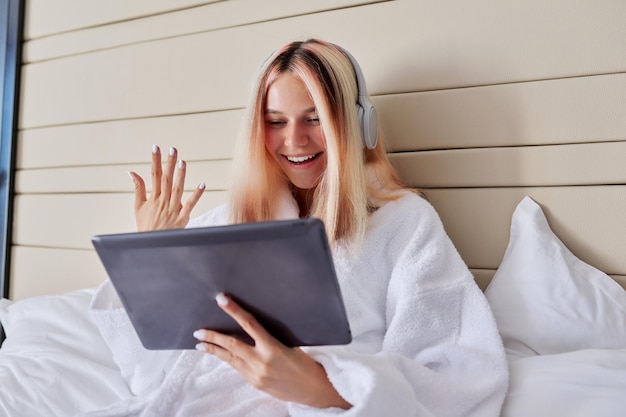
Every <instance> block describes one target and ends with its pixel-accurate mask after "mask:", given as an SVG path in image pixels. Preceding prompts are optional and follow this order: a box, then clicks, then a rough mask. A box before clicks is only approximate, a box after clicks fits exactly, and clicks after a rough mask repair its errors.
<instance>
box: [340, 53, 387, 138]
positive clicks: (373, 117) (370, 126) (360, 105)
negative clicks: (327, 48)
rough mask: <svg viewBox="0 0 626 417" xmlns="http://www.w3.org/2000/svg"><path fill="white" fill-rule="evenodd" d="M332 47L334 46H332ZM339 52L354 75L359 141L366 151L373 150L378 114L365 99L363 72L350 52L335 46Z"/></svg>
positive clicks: (376, 136)
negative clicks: (348, 62) (347, 61)
mask: <svg viewBox="0 0 626 417" xmlns="http://www.w3.org/2000/svg"><path fill="white" fill-rule="evenodd" d="M333 45H334V44H333ZM335 47H336V48H338V49H339V50H340V51H341V52H343V53H344V55H346V56H347V57H348V59H349V60H350V63H351V64H352V68H354V73H355V75H356V84H357V89H358V92H357V96H358V98H357V103H356V112H357V116H358V118H359V125H360V128H361V140H362V141H363V147H365V148H367V149H374V148H375V147H376V144H377V143H378V113H377V112H376V108H374V105H373V104H372V102H371V101H370V100H369V98H368V97H367V89H366V88H365V77H364V76H363V71H362V70H361V66H360V65H359V63H358V62H357V60H356V59H355V58H354V56H352V54H351V53H350V52H348V51H347V50H345V49H344V48H342V47H341V46H339V45H335Z"/></svg>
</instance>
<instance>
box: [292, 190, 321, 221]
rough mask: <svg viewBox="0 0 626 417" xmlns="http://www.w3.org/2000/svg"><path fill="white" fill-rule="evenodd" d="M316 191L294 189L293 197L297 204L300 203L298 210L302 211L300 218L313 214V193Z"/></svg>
mask: <svg viewBox="0 0 626 417" xmlns="http://www.w3.org/2000/svg"><path fill="white" fill-rule="evenodd" d="M314 191H315V189H310V190H304V189H302V188H297V187H292V189H291V192H292V194H293V197H294V198H295V199H296V203H298V208H299V210H300V214H299V216H300V217H301V218H302V217H308V216H309V214H310V213H311V206H312V205H313V193H314Z"/></svg>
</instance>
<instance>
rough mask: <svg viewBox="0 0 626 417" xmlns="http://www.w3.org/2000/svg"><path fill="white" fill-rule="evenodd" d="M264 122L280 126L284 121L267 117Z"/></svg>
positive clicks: (272, 125) (271, 125)
mask: <svg viewBox="0 0 626 417" xmlns="http://www.w3.org/2000/svg"><path fill="white" fill-rule="evenodd" d="M265 123H267V125H268V126H270V127H282V126H284V125H285V122H284V121H283V120H279V119H269V120H266V121H265Z"/></svg>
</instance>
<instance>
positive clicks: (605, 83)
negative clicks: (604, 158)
mask: <svg viewBox="0 0 626 417" xmlns="http://www.w3.org/2000/svg"><path fill="white" fill-rule="evenodd" d="M373 101H374V104H375V105H376V107H377V110H378V114H379V118H380V123H381V125H382V127H383V128H384V131H385V133H386V136H387V137H388V139H387V146H388V148H389V150H392V151H411V150H420V149H448V148H471V147H488V146H514V145H540V144H551V143H552V144H557V143H574V142H601V141H612V140H620V139H621V140H623V139H626V123H625V122H624V121H625V120H626V74H611V75H598V76H591V77H577V78H565V79H557V80H545V81H537V82H527V83H514V84H504V85H492V86H484V87H474V88H461V89H453V90H442V91H431V92H423V93H414V94H395V95H389V96H379V97H375V98H373Z"/></svg>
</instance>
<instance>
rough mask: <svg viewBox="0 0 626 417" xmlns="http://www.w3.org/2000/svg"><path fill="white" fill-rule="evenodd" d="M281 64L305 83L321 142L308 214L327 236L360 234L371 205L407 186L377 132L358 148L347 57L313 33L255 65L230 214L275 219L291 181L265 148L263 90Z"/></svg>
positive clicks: (353, 86)
mask: <svg viewBox="0 0 626 417" xmlns="http://www.w3.org/2000/svg"><path fill="white" fill-rule="evenodd" d="M285 72H291V73H292V74H293V75H295V76H297V77H298V78H300V79H301V80H302V82H303V83H304V84H305V86H306V88H307V90H308V91H309V94H310V95H311V98H312V99H313V102H314V104H315V108H316V110H317V114H318V117H319V120H320V125H321V128H322V132H323V135H324V138H325V142H326V150H325V153H326V160H327V166H326V170H325V172H324V174H323V175H322V177H321V179H320V181H319V184H318V185H317V187H316V189H315V191H314V198H313V204H312V207H311V211H310V216H311V217H317V218H319V219H321V220H322V221H323V222H324V224H325V227H326V232H327V234H328V238H329V241H330V242H331V244H333V243H334V242H336V241H337V240H339V239H343V238H348V239H355V240H356V241H359V240H360V239H361V238H362V236H363V235H364V233H365V227H366V222H367V217H368V215H369V214H370V212H372V211H374V210H376V209H377V208H378V207H380V206H381V205H382V204H384V202H386V201H390V200H394V199H396V198H398V193H396V191H399V190H401V189H404V188H405V187H404V185H403V184H402V183H401V181H400V180H399V178H398V176H397V174H396V172H395V170H394V169H393V167H392V166H391V164H390V163H389V160H388V158H387V154H386V152H385V149H384V145H383V144H382V141H381V140H379V142H378V145H377V146H376V148H375V149H364V148H363V145H362V140H361V133H360V127H359V124H358V120H357V119H358V117H357V114H356V107H355V106H356V101H357V93H358V92H357V82H356V77H355V72H354V68H353V67H352V63H351V62H350V60H349V58H348V57H347V56H346V55H345V54H344V53H343V52H342V50H341V49H340V48H339V47H337V46H336V45H333V44H330V43H327V42H323V41H320V40H317V39H310V40H307V41H304V42H292V43H290V44H287V45H285V46H283V47H282V48H280V49H279V50H277V51H276V52H274V53H273V54H272V56H271V57H270V58H269V59H268V60H267V61H266V62H265V63H264V65H263V67H262V68H261V70H260V73H259V76H258V79H257V80H256V83H255V85H254V87H253V93H252V96H251V99H250V103H249V105H248V108H247V115H246V119H247V121H248V123H247V125H245V126H244V130H243V133H242V136H241V137H240V140H239V142H238V146H237V149H236V153H235V161H234V168H235V170H234V181H233V186H232V190H231V191H232V192H231V217H232V218H231V220H232V221H233V222H234V223H245V222H254V221H266V220H272V219H274V218H275V216H276V214H277V213H276V211H277V204H278V201H279V200H280V198H279V197H280V196H279V194H280V193H281V192H284V191H282V190H284V189H285V188H286V187H284V186H281V185H289V181H288V179H287V178H286V176H285V175H284V174H283V173H282V171H281V170H280V168H279V167H278V166H277V164H276V163H275V162H274V160H273V158H272V157H271V155H270V154H269V153H268V152H267V150H266V148H265V118H264V111H265V105H266V96H267V91H268V89H269V87H270V85H271V84H272V82H274V80H276V78H278V77H279V76H280V75H281V74H283V73H285ZM379 136H382V135H379ZM366 167H367V169H366ZM366 173H367V176H368V178H366ZM371 177H373V178H371Z"/></svg>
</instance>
